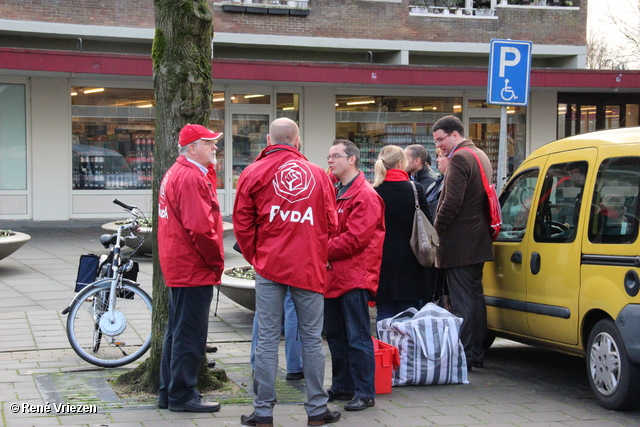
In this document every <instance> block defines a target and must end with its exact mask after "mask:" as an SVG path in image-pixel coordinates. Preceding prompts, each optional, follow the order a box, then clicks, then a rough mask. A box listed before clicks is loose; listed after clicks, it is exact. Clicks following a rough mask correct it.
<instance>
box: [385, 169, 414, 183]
mask: <svg viewBox="0 0 640 427" xmlns="http://www.w3.org/2000/svg"><path fill="white" fill-rule="evenodd" d="M384 180H385V181H391V182H397V181H409V174H408V173H406V172H405V171H403V170H402V169H389V170H388V171H387V176H386V177H385V179H384Z"/></svg>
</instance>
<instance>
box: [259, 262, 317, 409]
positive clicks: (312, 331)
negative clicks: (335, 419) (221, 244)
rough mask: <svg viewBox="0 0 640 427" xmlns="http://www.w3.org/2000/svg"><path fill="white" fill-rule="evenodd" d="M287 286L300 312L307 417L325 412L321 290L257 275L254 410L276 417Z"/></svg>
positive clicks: (299, 325)
mask: <svg viewBox="0 0 640 427" xmlns="http://www.w3.org/2000/svg"><path fill="white" fill-rule="evenodd" d="M287 289H289V290H290V292H291V299H292V300H293V304H294V306H295V308H296V312H297V313H298V332H299V333H300V343H301V344H302V345H301V346H302V368H303V372H304V380H305V381H304V382H305V385H306V387H307V402H306V403H305V404H304V407H305V410H306V412H307V415H308V416H310V417H311V416H316V415H321V414H324V413H325V412H326V410H327V399H328V398H329V396H328V394H327V392H326V391H325V389H324V387H323V382H324V364H325V352H324V348H323V347H322V335H321V334H322V321H323V315H324V310H323V306H324V304H323V303H324V298H323V296H322V294H320V293H318V292H312V291H308V290H306V289H300V288H296V287H293V286H287V285H283V284H282V283H277V282H274V281H271V280H268V279H265V278H264V277H262V276H260V275H259V274H256V317H257V319H258V328H257V329H258V343H257V345H256V356H255V362H254V370H253V392H254V393H255V395H256V397H255V399H254V400H253V409H254V412H255V414H256V416H258V417H271V416H273V407H274V406H275V404H276V401H277V400H276V387H275V384H276V373H277V369H278V344H279V343H280V335H281V333H282V314H283V312H284V299H285V295H286V294H287Z"/></svg>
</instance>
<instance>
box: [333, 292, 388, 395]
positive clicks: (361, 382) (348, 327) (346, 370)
mask: <svg viewBox="0 0 640 427" xmlns="http://www.w3.org/2000/svg"><path fill="white" fill-rule="evenodd" d="M368 299H369V292H368V291H367V290H365V289H354V290H352V291H349V292H347V293H346V294H344V295H342V296H339V297H338V298H326V299H325V300H324V329H325V333H326V335H327V343H328V344H329V350H330V351H331V366H332V384H331V390H332V391H333V392H334V393H336V394H342V393H354V395H355V396H359V397H362V398H365V399H372V398H374V397H375V394H376V392H375V369H376V362H375V359H374V353H373V341H372V340H371V326H370V319H369V306H368V305H367V301H368Z"/></svg>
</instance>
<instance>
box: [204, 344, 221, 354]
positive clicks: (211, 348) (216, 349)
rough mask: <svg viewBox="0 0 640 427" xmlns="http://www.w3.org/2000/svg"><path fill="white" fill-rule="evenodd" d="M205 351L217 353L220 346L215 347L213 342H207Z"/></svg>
mask: <svg viewBox="0 0 640 427" xmlns="http://www.w3.org/2000/svg"><path fill="white" fill-rule="evenodd" d="M204 351H206V352H207V353H215V352H217V351H218V347H214V346H212V345H211V344H207V346H206V347H205V348H204Z"/></svg>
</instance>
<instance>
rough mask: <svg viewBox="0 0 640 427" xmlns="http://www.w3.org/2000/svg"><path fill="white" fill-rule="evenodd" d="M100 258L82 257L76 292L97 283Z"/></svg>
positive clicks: (92, 256) (91, 255) (87, 255)
mask: <svg viewBox="0 0 640 427" xmlns="http://www.w3.org/2000/svg"><path fill="white" fill-rule="evenodd" d="M99 266H100V257H99V256H98V255H95V254H84V255H80V262H79V263H78V277H77V278H76V288H75V292H80V291H81V290H82V289H83V288H84V287H85V286H87V285H90V284H91V283H93V282H95V281H96V278H97V277H98V267H99Z"/></svg>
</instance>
